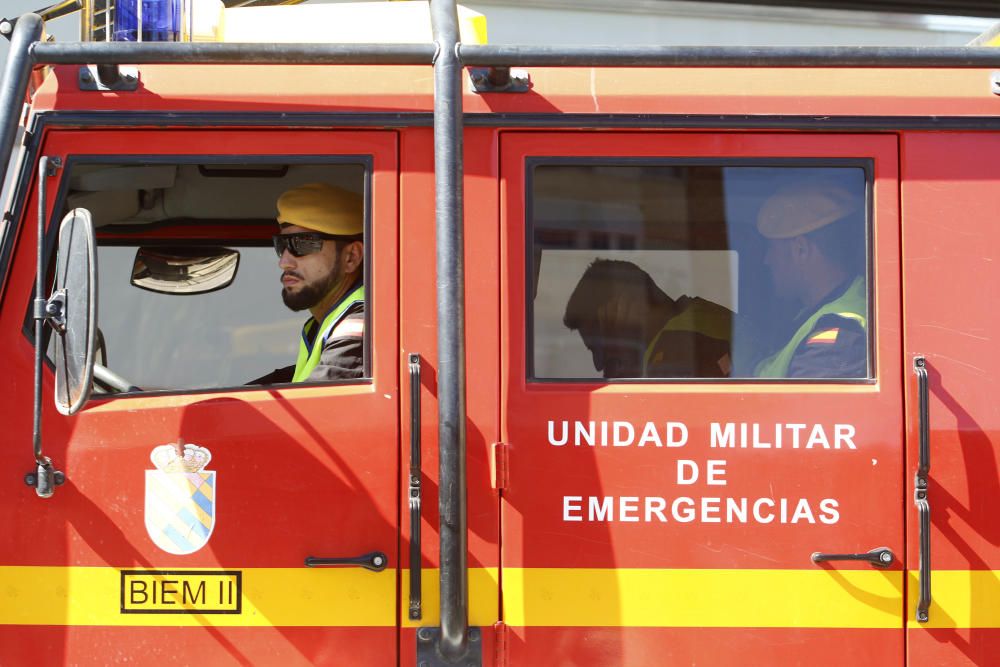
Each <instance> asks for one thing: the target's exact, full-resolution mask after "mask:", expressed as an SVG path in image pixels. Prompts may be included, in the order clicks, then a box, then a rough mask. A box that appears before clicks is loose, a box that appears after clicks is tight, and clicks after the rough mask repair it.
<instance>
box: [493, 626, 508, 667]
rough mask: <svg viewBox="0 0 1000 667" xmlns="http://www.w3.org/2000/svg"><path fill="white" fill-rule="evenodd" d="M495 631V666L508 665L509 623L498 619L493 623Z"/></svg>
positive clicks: (504, 666)
mask: <svg viewBox="0 0 1000 667" xmlns="http://www.w3.org/2000/svg"><path fill="white" fill-rule="evenodd" d="M493 631H494V641H495V642H496V644H495V648H496V650H495V651H494V656H493V657H494V662H493V664H494V665H495V667H507V624H506V623H504V622H503V621H497V622H496V623H494V624H493Z"/></svg>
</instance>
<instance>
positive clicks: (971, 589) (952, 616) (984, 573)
mask: <svg viewBox="0 0 1000 667" xmlns="http://www.w3.org/2000/svg"><path fill="white" fill-rule="evenodd" d="M909 575H910V582H909V585H908V587H907V590H908V592H909V597H910V603H909V605H907V612H906V616H907V625H909V627H910V628H911V629H914V628H927V629H934V628H1000V570H934V571H933V572H931V599H932V601H931V607H930V619H929V620H928V621H927V622H926V623H918V622H917V621H916V619H915V618H914V615H913V614H914V610H915V609H916V608H917V599H918V598H919V596H920V584H919V577H918V575H917V573H916V572H910V573H909Z"/></svg>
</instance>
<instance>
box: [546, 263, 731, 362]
mask: <svg viewBox="0 0 1000 667" xmlns="http://www.w3.org/2000/svg"><path fill="white" fill-rule="evenodd" d="M563 324H565V325H566V327H568V328H569V329H571V330H573V331H579V333H580V336H581V338H583V343H584V345H586V346H587V349H589V350H590V353H591V355H592V357H593V361H594V368H595V369H597V370H598V371H601V372H602V373H603V374H604V377H606V378H627V377H633V378H639V377H647V378H671V377H685V378H687V377H726V376H727V375H728V374H729V370H730V359H729V347H730V340H731V338H732V312H731V311H729V310H728V309H726V308H724V307H723V306H720V305H719V304H716V303H713V302H711V301H707V300H705V299H702V298H700V297H693V298H692V297H688V296H681V297H679V298H677V299H673V298H671V297H669V296H668V295H667V294H666V293H665V292H663V290H661V289H660V288H659V287H658V286H657V285H656V283H655V282H654V281H653V279H652V278H651V277H650V276H649V274H648V273H646V272H645V271H643V270H642V269H641V268H639V267H638V266H636V265H635V264H633V263H631V262H623V261H617V260H607V259H598V260H595V261H594V262H593V263H592V264H591V265H590V266H589V267H588V268H587V270H586V271H585V272H584V274H583V277H582V278H580V281H579V282H578V283H577V285H576V288H575V289H574V290H573V294H572V295H571V296H570V299H569V302H568V303H567V304H566V313H565V316H564V317H563Z"/></svg>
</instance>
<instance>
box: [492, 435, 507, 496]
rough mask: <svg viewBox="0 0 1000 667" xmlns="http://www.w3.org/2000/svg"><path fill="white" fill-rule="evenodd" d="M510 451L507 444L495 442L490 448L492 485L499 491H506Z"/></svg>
mask: <svg viewBox="0 0 1000 667" xmlns="http://www.w3.org/2000/svg"><path fill="white" fill-rule="evenodd" d="M508 449H510V448H509V447H508V446H507V443H505V442H494V443H493V446H492V447H491V448H490V484H491V486H492V487H493V488H494V489H496V490H497V491H501V490H503V489H506V488H507V486H508V484H509V483H510V480H509V479H508V464H507V458H508V451H507V450H508Z"/></svg>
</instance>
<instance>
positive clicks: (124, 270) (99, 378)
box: [63, 160, 371, 393]
mask: <svg viewBox="0 0 1000 667" xmlns="http://www.w3.org/2000/svg"><path fill="white" fill-rule="evenodd" d="M366 182H367V169H366V164H359V163H357V160H355V161H353V162H344V163H337V164H308V165H307V164H246V163H240V164H235V163H228V162H225V161H224V160H223V161H205V162H200V163H198V164H170V165H163V164H143V163H141V162H137V163H129V164H106V163H104V164H88V163H80V164H75V165H74V164H72V163H71V164H70V167H69V173H68V176H67V181H66V184H67V185H66V187H65V188H64V200H63V201H64V206H63V213H64V214H65V213H66V212H68V211H70V210H72V209H74V208H78V207H81V208H86V209H88V210H89V211H90V212H91V215H92V217H93V220H94V226H95V228H96V234H97V242H98V249H97V265H98V315H97V317H98V319H97V326H98V331H99V338H98V343H99V345H98V347H99V349H98V355H97V361H98V368H97V369H95V390H96V391H97V392H99V393H100V392H106V393H116V392H134V391H186V390H197V389H211V388H219V387H239V386H243V385H251V386H261V385H270V384H282V383H289V382H293V381H294V382H331V381H353V380H358V379H364V378H367V377H370V372H369V369H370V368H371V364H370V359H368V358H367V357H368V356H369V352H368V350H367V348H368V346H367V345H365V340H366V331H367V327H366V326H365V323H366V317H367V315H366V307H367V303H368V299H367V298H366V293H365V291H364V285H365V272H366V270H367V263H366V262H365V261H364V260H365V258H366V257H367V256H368V254H367V249H366V245H365V243H364V242H365V233H364V231H365V228H366V220H367V217H368V215H367V212H366V211H367V208H368V207H367V205H366V202H365V198H364V193H365V190H366ZM279 204H280V206H279ZM279 209H281V211H280V212H279ZM279 218H281V220H282V223H283V224H280V225H279V222H278V219H279ZM275 236H278V237H279V241H278V242H276V241H275V240H274V237H275ZM279 251H280V254H279ZM345 258H346V259H345ZM310 290H311V291H310ZM304 325H305V326H304ZM331 350H332V351H331ZM297 374H298V376H297Z"/></svg>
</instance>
